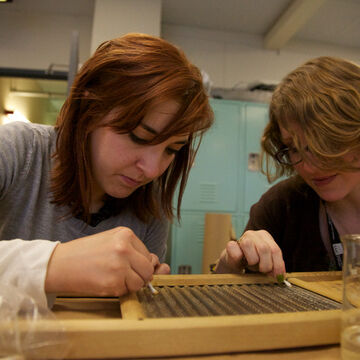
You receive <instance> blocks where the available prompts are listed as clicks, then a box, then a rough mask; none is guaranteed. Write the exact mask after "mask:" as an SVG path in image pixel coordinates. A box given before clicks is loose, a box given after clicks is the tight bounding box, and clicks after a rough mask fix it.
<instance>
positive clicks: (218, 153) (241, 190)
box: [171, 99, 268, 273]
mask: <svg viewBox="0 0 360 360" xmlns="http://www.w3.org/2000/svg"><path fill="white" fill-rule="evenodd" d="M211 106H212V108H213V110H214V114H215V124H214V126H213V127H212V128H211V129H210V130H209V131H208V132H207V133H206V134H205V136H204V138H203V141H202V143H201V146H200V149H199V152H198V154H197V157H196V159H195V163H194V166H193V168H192V170H191V172H190V176H189V180H188V184H187V187H186V190H185V193H184V197H183V202H182V206H181V210H182V211H181V215H182V220H181V224H180V225H179V224H177V223H175V224H173V225H172V229H171V270H172V273H177V272H178V269H179V267H180V266H183V265H185V266H186V265H187V266H191V270H192V273H200V272H201V267H202V266H201V265H202V248H203V236H204V217H205V213H207V212H222V213H231V214H232V218H233V225H234V228H235V231H236V234H237V236H239V235H240V234H241V232H242V231H243V229H244V227H245V225H246V222H247V220H248V212H249V209H250V206H251V205H252V203H253V202H255V201H257V199H258V198H259V197H260V196H261V194H262V193H263V192H264V191H266V189H267V188H268V184H267V181H266V178H265V176H264V175H262V174H261V173H260V172H259V171H258V170H256V169H254V164H253V162H252V160H253V158H252V157H254V156H255V157H256V154H259V153H260V139H261V135H262V131H263V129H264V127H265V125H266V122H267V117H268V106H267V105H266V104H257V103H249V102H241V101H229V100H217V99H212V100H211ZM249 154H250V158H251V159H250V160H251V161H250V160H249ZM251 154H252V155H251ZM254 154H255V155H254ZM175 205H176V204H175Z"/></svg>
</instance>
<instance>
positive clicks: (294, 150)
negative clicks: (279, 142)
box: [289, 147, 298, 154]
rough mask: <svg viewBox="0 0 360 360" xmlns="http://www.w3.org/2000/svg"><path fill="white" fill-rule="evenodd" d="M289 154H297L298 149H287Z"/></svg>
mask: <svg viewBox="0 0 360 360" xmlns="http://www.w3.org/2000/svg"><path fill="white" fill-rule="evenodd" d="M289 153H291V154H297V153H298V149H297V148H296V147H289Z"/></svg>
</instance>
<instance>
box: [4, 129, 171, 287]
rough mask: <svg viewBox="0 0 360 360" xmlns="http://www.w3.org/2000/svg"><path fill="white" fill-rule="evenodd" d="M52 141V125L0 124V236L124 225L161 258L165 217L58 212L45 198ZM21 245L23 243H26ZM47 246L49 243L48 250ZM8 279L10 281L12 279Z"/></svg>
mask: <svg viewBox="0 0 360 360" xmlns="http://www.w3.org/2000/svg"><path fill="white" fill-rule="evenodd" d="M55 141H56V132H55V129H54V128H53V127H52V126H45V125H39V124H32V123H30V124H29V123H21V122H16V123H12V124H8V125H2V126H0V239H1V240H12V239H16V238H17V239H21V240H22V241H23V240H35V239H42V240H47V241H51V242H55V243H56V242H58V241H59V242H66V241H70V240H73V239H76V238H80V237H84V236H88V235H93V234H96V233H99V232H102V231H105V230H109V229H112V228H114V227H117V226H125V227H129V228H130V229H132V230H133V231H134V233H135V234H136V235H137V236H138V238H139V239H141V240H142V241H143V243H144V244H145V245H146V247H147V248H148V250H149V251H150V252H152V253H155V254H156V255H157V256H158V257H159V259H160V261H161V262H163V261H164V259H165V253H166V239H167V234H168V223H167V221H166V220H165V219H164V220H162V221H160V220H157V219H153V220H152V221H150V222H149V223H148V224H145V223H143V222H142V221H140V220H139V219H138V218H137V217H135V216H134V215H133V214H131V213H130V212H129V211H124V212H123V213H121V214H119V215H116V216H112V217H110V218H108V219H106V220H103V221H101V222H100V223H99V224H98V225H97V226H96V227H92V226H89V225H87V224H85V223H84V222H83V221H82V220H79V219H77V218H74V217H70V218H69V217H66V218H64V215H65V214H67V212H68V209H67V208H61V207H59V206H55V205H53V204H51V203H50V199H51V194H50V193H49V181H50V180H49V179H50V170H51V166H52V159H51V154H52V153H53V152H54V149H55ZM0 243H1V244H2V246H0V251H1V252H2V254H0V262H1V261H3V262H4V261H5V255H4V254H5V253H6V248H8V247H9V246H11V244H12V242H11V241H6V242H4V241H0ZM35 243H37V242H35ZM35 243H34V245H35ZM26 245H27V246H26V248H28V247H29V245H30V244H26ZM53 248H54V246H53V245H51V246H50V244H49V254H48V255H49V256H51V253H52V251H50V249H53ZM12 253H13V252H12ZM7 261H9V259H7ZM44 265H47V263H46V264H44ZM14 266H15V265H14ZM29 266H30V265H29ZM24 271H26V268H25V269H24ZM44 271H45V272H46V268H45V269H44ZM3 275H4V276H3ZM43 277H44V278H45V274H43ZM4 278H6V279H7V277H6V276H5V270H4V269H2V267H1V264H0V281H1V280H3V279H4ZM17 281H19V279H17ZM10 282H12V283H14V281H13V279H10Z"/></svg>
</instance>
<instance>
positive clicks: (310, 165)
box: [301, 157, 319, 173]
mask: <svg viewBox="0 0 360 360" xmlns="http://www.w3.org/2000/svg"><path fill="white" fill-rule="evenodd" d="M301 164H302V167H303V169H304V170H305V171H306V172H308V173H312V172H315V171H317V170H318V169H319V167H318V166H317V164H316V159H315V158H314V157H310V158H309V157H308V158H305V159H303V161H302V162H301Z"/></svg>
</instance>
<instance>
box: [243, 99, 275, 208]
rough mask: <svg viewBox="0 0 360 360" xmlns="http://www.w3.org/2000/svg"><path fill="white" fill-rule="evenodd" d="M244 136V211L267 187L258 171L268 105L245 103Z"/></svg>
mask: <svg viewBox="0 0 360 360" xmlns="http://www.w3.org/2000/svg"><path fill="white" fill-rule="evenodd" d="M245 114H246V137H245V154H244V155H245V157H244V158H243V159H244V160H243V161H244V163H245V164H244V165H245V191H244V209H243V210H244V211H245V212H249V211H250V207H251V205H253V204H254V203H256V202H257V201H258V200H259V198H260V196H261V195H262V194H263V193H264V192H265V191H266V190H267V189H268V188H269V186H270V185H269V183H268V181H267V178H266V176H265V175H264V174H262V173H261V172H260V149H261V145H260V141H261V136H262V133H263V130H264V128H265V126H266V124H267V122H268V106H267V105H263V104H247V105H246V109H245Z"/></svg>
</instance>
